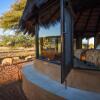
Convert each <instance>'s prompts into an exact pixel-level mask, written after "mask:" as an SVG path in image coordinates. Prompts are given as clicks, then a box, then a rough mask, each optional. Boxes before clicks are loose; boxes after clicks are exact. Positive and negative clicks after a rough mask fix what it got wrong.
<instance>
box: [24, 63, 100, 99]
mask: <svg viewBox="0 0 100 100" xmlns="http://www.w3.org/2000/svg"><path fill="white" fill-rule="evenodd" d="M22 79H23V90H24V93H25V95H26V96H27V98H28V100H100V94H98V93H94V92H88V91H83V90H80V89H75V88H70V87H67V88H65V86H64V85H63V84H60V83H59V82H57V81H55V80H52V79H51V78H49V77H48V76H46V75H45V74H42V73H40V72H38V70H37V69H35V68H34V66H33V64H28V65H25V67H24V69H23V70H22Z"/></svg>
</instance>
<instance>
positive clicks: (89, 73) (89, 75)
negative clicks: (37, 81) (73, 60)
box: [34, 59, 100, 92]
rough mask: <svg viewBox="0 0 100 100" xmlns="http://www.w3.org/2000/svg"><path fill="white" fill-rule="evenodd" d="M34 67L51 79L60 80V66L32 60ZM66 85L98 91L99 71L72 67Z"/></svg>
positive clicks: (99, 84) (99, 83)
mask: <svg viewBox="0 0 100 100" xmlns="http://www.w3.org/2000/svg"><path fill="white" fill-rule="evenodd" d="M34 67H35V68H36V69H37V70H38V71H39V72H40V73H42V74H44V75H46V76H47V77H49V78H50V79H52V80H56V81H58V82H59V83H60V82H61V66H60V65H56V64H52V63H49V62H46V61H42V60H38V59H35V60H34ZM67 85H68V86H71V87H75V88H79V89H83V90H88V91H94V92H100V72H99V71H95V70H80V69H72V71H71V72H70V73H69V75H68V77H67Z"/></svg>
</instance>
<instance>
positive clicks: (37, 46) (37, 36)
mask: <svg viewBox="0 0 100 100" xmlns="http://www.w3.org/2000/svg"><path fill="white" fill-rule="evenodd" d="M35 45H36V59H38V58H39V26H38V25H36V26H35Z"/></svg>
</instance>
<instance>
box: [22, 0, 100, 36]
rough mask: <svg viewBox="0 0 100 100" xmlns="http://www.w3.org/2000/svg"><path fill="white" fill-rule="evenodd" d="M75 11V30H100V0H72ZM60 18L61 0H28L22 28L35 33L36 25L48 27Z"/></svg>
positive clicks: (81, 31)
mask: <svg viewBox="0 0 100 100" xmlns="http://www.w3.org/2000/svg"><path fill="white" fill-rule="evenodd" d="M70 4H71V6H72V8H73V11H74V12H75V15H76V17H75V31H74V33H83V32H100V0H70ZM59 19H60V0H27V3H26V7H25V10H24V12H23V16H22V18H21V21H20V29H21V30H22V31H24V32H25V33H26V32H28V33H29V34H32V35H33V34H34V33H35V32H34V30H35V26H36V25H37V24H38V25H40V26H44V27H48V26H50V25H53V24H55V23H56V22H57V21H59Z"/></svg>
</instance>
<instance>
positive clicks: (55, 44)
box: [39, 23, 61, 64]
mask: <svg viewBox="0 0 100 100" xmlns="http://www.w3.org/2000/svg"><path fill="white" fill-rule="evenodd" d="M60 31H61V30H60V23H56V24H55V25H54V26H51V27H49V28H47V29H46V28H43V27H40V30H39V58H40V59H44V60H47V61H50V62H53V63H58V64H60V63H61V62H60V61H61V39H60V35H61V32H60Z"/></svg>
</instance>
